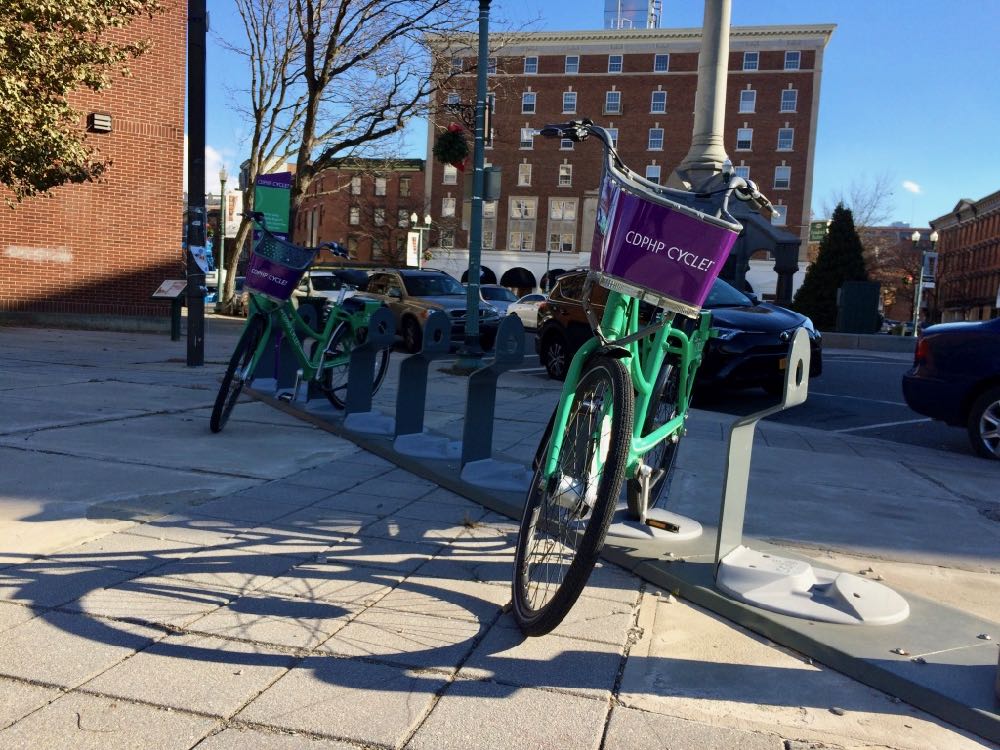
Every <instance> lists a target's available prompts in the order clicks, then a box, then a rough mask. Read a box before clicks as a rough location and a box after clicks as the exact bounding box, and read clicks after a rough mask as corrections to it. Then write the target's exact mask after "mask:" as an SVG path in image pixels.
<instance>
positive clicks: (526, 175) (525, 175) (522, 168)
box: [517, 164, 531, 186]
mask: <svg viewBox="0 0 1000 750" xmlns="http://www.w3.org/2000/svg"><path fill="white" fill-rule="evenodd" d="M517 184H518V185H519V186H524V185H530V184H531V165H530V164H518V165H517Z"/></svg>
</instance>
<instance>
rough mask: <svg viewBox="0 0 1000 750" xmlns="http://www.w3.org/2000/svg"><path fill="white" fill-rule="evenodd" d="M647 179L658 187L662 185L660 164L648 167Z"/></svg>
mask: <svg viewBox="0 0 1000 750" xmlns="http://www.w3.org/2000/svg"><path fill="white" fill-rule="evenodd" d="M646 179H647V180H649V181H650V182H655V183H656V184H657V185H659V184H660V165H659V164H648V165H646Z"/></svg>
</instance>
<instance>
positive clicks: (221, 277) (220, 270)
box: [215, 168, 228, 312]
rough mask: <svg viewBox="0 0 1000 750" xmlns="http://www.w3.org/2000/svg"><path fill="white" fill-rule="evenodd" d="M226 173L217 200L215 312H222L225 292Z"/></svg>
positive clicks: (220, 177)
mask: <svg viewBox="0 0 1000 750" xmlns="http://www.w3.org/2000/svg"><path fill="white" fill-rule="evenodd" d="M227 176H228V175H226V171H225V168H223V170H222V172H221V173H220V175H219V182H220V183H221V185H222V187H221V193H222V195H221V197H220V200H219V264H218V266H217V267H216V269H215V311H216V312H220V311H221V310H222V297H223V293H224V292H225V290H226V177H227Z"/></svg>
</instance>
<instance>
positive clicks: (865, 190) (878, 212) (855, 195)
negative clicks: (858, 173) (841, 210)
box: [823, 172, 896, 239]
mask: <svg viewBox="0 0 1000 750" xmlns="http://www.w3.org/2000/svg"><path fill="white" fill-rule="evenodd" d="M895 184H896V178H895V177H894V176H893V175H892V174H890V173H889V172H882V173H880V174H877V175H875V176H874V177H867V176H863V177H861V178H860V179H859V180H856V181H854V182H852V183H851V185H850V187H849V188H848V189H847V190H838V191H836V192H834V193H833V194H832V195H831V196H830V199H829V200H828V201H827V202H826V203H825V204H824V206H823V210H824V213H825V214H826V215H827V216H833V211H834V208H835V207H836V206H837V205H843V206H844V207H845V208H849V209H851V214H852V215H853V216H854V226H855V227H856V228H857V229H858V231H859V232H860V231H861V230H862V229H865V228H867V227H877V226H883V225H885V224H886V222H888V221H889V217H890V216H891V215H892V196H893V185H895ZM862 239H864V238H862Z"/></svg>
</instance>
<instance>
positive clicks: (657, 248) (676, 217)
mask: <svg viewBox="0 0 1000 750" xmlns="http://www.w3.org/2000/svg"><path fill="white" fill-rule="evenodd" d="M739 231H740V225H739V224H734V223H731V222H727V221H725V220H724V219H720V218H716V217H714V216H709V215H708V214H704V213H702V212H700V211H698V210H696V209H694V208H690V207H688V206H683V205H681V204H679V203H676V202H674V201H671V200H669V199H667V198H665V197H664V196H660V195H657V196H652V195H649V196H640V195H637V194H636V193H635V192H631V191H629V190H628V189H626V188H625V187H624V186H623V185H622V184H621V183H620V182H619V181H618V180H616V179H615V176H614V174H613V173H612V172H611V171H610V170H608V169H605V170H604V176H603V178H602V180H601V196H600V202H599V204H598V207H597V226H596V227H595V230H594V245H593V249H592V250H591V254H590V267H591V269H592V272H593V276H594V277H595V278H596V280H597V282H598V283H599V284H600V285H601V286H603V287H606V288H607V289H610V290H611V291H614V292H619V293H621V294H627V295H629V296H631V297H638V298H640V299H643V300H645V301H647V302H650V303H652V304H654V305H656V306H658V307H663V308H665V309H668V310H674V311H676V312H679V313H681V314H683V315H688V316H691V317H697V315H698V312H699V311H700V310H701V306H702V305H703V304H704V303H705V298H706V297H707V296H708V293H709V291H710V290H711V288H712V283H713V282H714V281H715V279H716V277H718V275H719V272H720V271H721V270H722V265H723V263H725V262H726V258H728V257H729V251H730V249H731V248H732V246H733V244H734V243H735V242H736V237H737V236H738V235H739Z"/></svg>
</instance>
